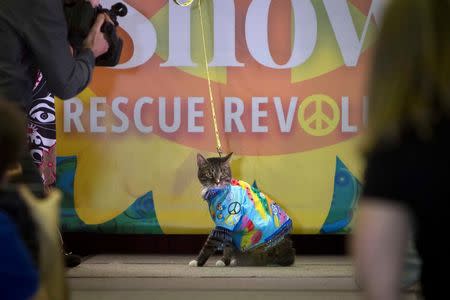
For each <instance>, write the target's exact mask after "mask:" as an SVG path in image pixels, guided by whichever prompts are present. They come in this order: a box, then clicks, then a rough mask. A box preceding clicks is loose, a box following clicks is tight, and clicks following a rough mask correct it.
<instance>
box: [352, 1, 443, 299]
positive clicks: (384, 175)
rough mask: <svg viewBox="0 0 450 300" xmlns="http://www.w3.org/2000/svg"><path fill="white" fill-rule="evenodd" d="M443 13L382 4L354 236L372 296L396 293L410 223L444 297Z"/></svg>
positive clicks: (424, 279) (432, 6)
mask: <svg viewBox="0 0 450 300" xmlns="http://www.w3.org/2000/svg"><path fill="white" fill-rule="evenodd" d="M449 16H450V1H440V0H433V1H424V0H392V1H391V3H390V4H389V5H388V6H387V7H386V11H385V15H384V22H383V25H382V27H381V31H380V33H379V38H378V45H377V47H376V52H375V57H374V61H373V68H372V74H371V79H370V84H369V97H370V107H369V128H368V135H367V144H366V153H365V154H366V159H367V168H366V173H365V188H364V195H363V198H362V199H361V202H360V211H359V215H358V223H357V225H356V228H355V237H354V240H353V246H354V251H355V253H354V254H355V258H356V272H357V275H358V276H359V282H360V283H361V284H362V286H363V288H364V289H365V292H366V296H367V298H368V299H381V300H391V299H399V298H400V295H401V289H400V281H401V271H402V266H403V258H404V253H405V249H406V244H407V240H408V234H409V228H410V224H411V222H412V221H413V222H414V225H415V229H416V232H415V234H416V243H417V249H418V252H419V256H420V258H421V259H422V270H421V286H422V293H423V295H424V297H425V299H442V298H441V297H442V296H440V295H445V294H446V289H447V286H446V284H445V283H446V279H447V274H448V271H449V270H450V263H449V259H448V255H449V254H450V246H449V243H447V242H445V238H446V233H447V230H446V229H445V224H446V223H445V219H446V217H447V214H448V212H449V208H450V204H449V202H450V201H449V199H448V198H449V188H448V187H449V184H448V172H449V170H450V140H449V136H450V84H449V81H450V24H449V21H448V20H449V19H448V17H449Z"/></svg>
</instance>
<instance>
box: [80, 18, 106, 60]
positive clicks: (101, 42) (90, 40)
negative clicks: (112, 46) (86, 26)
mask: <svg viewBox="0 0 450 300" xmlns="http://www.w3.org/2000/svg"><path fill="white" fill-rule="evenodd" d="M105 20H106V18H105V15H104V14H99V15H98V16H97V19H96V20H95V23H94V26H92V28H91V31H90V32H89V34H88V36H87V37H86V39H85V40H84V47H85V48H89V49H91V50H92V52H93V53H94V56H95V57H96V58H97V57H98V56H100V55H102V54H104V53H106V51H108V48H109V45H108V42H107V41H106V39H105V36H104V34H103V32H101V30H100V29H101V27H102V25H103V23H104V22H105Z"/></svg>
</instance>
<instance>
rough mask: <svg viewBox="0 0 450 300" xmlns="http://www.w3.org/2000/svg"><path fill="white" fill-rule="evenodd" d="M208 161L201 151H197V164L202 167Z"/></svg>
mask: <svg viewBox="0 0 450 300" xmlns="http://www.w3.org/2000/svg"><path fill="white" fill-rule="evenodd" d="M207 163H208V161H207V160H206V158H204V157H203V156H202V155H201V154H200V153H197V166H198V167H199V168H200V167H202V166H204V165H206V164H207Z"/></svg>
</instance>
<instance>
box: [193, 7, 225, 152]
mask: <svg viewBox="0 0 450 300" xmlns="http://www.w3.org/2000/svg"><path fill="white" fill-rule="evenodd" d="M201 3H202V0H198V9H199V11H200V26H201V29H202V41H203V54H204V56H205V69H206V77H207V78H208V90H209V101H210V103H211V114H212V118H213V124H214V133H215V135H216V150H217V153H219V156H222V153H223V152H222V144H221V142H220V136H219V129H218V127H217V118H216V110H215V108H214V96H213V92H212V88H211V77H210V75H209V66H208V57H207V55H206V41H205V29H204V27H203V15H202V4H201Z"/></svg>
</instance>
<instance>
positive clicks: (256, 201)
mask: <svg viewBox="0 0 450 300" xmlns="http://www.w3.org/2000/svg"><path fill="white" fill-rule="evenodd" d="M204 198H205V200H207V201H208V204H209V212H210V214H211V218H212V219H213V221H214V223H215V224H216V226H217V227H222V228H225V229H228V230H230V231H231V232H232V238H233V244H234V245H235V247H236V248H237V249H239V250H241V251H242V252H245V251H248V250H252V249H254V248H256V247H259V246H262V245H264V246H266V247H270V246H271V245H273V244H276V243H277V242H278V241H279V240H280V239H281V238H283V237H284V236H285V235H286V234H288V233H289V232H290V230H291V228H292V221H291V219H290V218H289V216H288V215H287V214H286V212H284V211H283V210H282V209H281V207H280V206H279V205H278V204H276V203H275V202H274V201H273V200H272V199H270V198H269V197H268V196H267V195H265V194H263V193H262V192H261V191H259V190H258V188H256V187H254V186H251V185H249V184H248V183H246V182H244V181H241V180H235V179H233V180H232V181H231V184H229V185H226V186H225V187H221V188H214V189H209V190H208V191H207V192H206V193H205V195H204Z"/></svg>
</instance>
